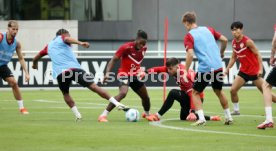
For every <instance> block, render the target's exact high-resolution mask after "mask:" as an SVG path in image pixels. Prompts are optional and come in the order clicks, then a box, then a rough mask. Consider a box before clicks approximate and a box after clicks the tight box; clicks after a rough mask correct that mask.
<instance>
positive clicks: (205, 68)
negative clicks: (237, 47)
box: [182, 12, 233, 126]
mask: <svg viewBox="0 0 276 151" xmlns="http://www.w3.org/2000/svg"><path fill="white" fill-rule="evenodd" d="M182 23H183V24H184V26H185V28H186V29H187V31H188V33H187V34H186V35H185V37H184V44H185V48H186V51H187V52H186V73H188V71H189V68H190V66H191V63H192V61H193V55H194V54H195V55H196V57H197V59H198V63H199V67H198V69H197V74H196V78H195V82H194V85H193V92H192V97H193V100H194V105H195V108H196V110H197V113H198V116H199V120H198V121H197V122H196V123H194V124H193V125H196V126H198V125H205V123H206V119H205V118H204V113H203V108H202V102H201V100H200V93H201V92H203V90H204V89H205V88H206V86H207V85H208V84H209V83H210V82H211V84H212V88H213V90H214V92H215V94H216V95H217V97H218V98H219V100H220V103H221V106H222V108H223V109H224V113H225V124H226V125H229V124H231V123H232V122H233V119H232V117H231V113H230V110H229V107H228V101H227V98H226V96H225V94H224V93H223V91H222V85H223V71H222V61H221V60H222V58H223V56H224V51H225V49H226V45H227V38H226V37H225V36H223V35H221V34H220V33H218V32H217V31H215V30H214V29H213V28H211V27H206V26H197V24H196V15H195V13H194V12H186V13H185V14H184V15H183V18H182ZM216 40H219V41H221V48H220V49H219V48H218V46H217V44H216Z"/></svg>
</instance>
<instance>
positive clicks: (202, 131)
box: [149, 118, 276, 138]
mask: <svg viewBox="0 0 276 151" xmlns="http://www.w3.org/2000/svg"><path fill="white" fill-rule="evenodd" d="M172 120H178V119H176V118H173V119H165V120H161V121H160V122H149V124H150V125H153V126H157V127H161V128H167V129H174V130H180V131H191V132H201V133H212V134H224V135H238V136H251V137H265V138H276V136H269V135H258V134H246V133H237V132H223V131H214V130H200V129H193V128H184V127H177V126H168V125H164V124H163V123H164V122H166V121H172Z"/></svg>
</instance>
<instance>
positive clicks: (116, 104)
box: [109, 97, 120, 106]
mask: <svg viewBox="0 0 276 151" xmlns="http://www.w3.org/2000/svg"><path fill="white" fill-rule="evenodd" d="M109 102H111V103H113V104H114V105H115V106H118V105H119V104H120V103H119V102H118V101H117V100H116V99H115V98H114V97H111V98H110V99H109Z"/></svg>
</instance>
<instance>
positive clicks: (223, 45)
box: [218, 35, 228, 58]
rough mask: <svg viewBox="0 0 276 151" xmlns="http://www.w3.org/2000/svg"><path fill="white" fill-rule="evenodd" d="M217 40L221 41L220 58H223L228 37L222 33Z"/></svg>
mask: <svg viewBox="0 0 276 151" xmlns="http://www.w3.org/2000/svg"><path fill="white" fill-rule="evenodd" d="M218 40H219V41H220V42H221V44H220V56H221V58H224V52H225V50H226V47H227V42H228V39H227V38H226V37H225V36H224V35H221V36H220V37H219V39H218Z"/></svg>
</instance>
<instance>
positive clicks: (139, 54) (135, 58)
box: [98, 30, 150, 122]
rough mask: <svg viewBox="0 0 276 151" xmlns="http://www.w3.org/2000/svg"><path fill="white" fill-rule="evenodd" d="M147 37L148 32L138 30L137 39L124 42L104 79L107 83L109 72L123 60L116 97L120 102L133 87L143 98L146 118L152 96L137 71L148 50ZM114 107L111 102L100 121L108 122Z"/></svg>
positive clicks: (111, 61)
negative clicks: (138, 77) (150, 96)
mask: <svg viewBox="0 0 276 151" xmlns="http://www.w3.org/2000/svg"><path fill="white" fill-rule="evenodd" d="M147 39H148V36H147V33H146V32H145V31H142V30H138V32H137V37H136V39H135V41H132V42H127V43H125V44H123V45H122V46H121V47H120V48H119V49H118V50H117V52H116V53H115V55H114V56H113V58H112V59H111V60H110V61H109V62H108V65H107V68H106V72H105V77H104V80H103V83H105V82H106V81H107V79H109V76H110V75H109V74H110V72H111V70H112V68H113V66H114V64H115V63H116V62H117V61H119V60H121V65H120V68H119V70H118V76H117V77H118V80H119V82H120V86H119V94H118V95H117V96H115V99H116V100H118V101H119V102H120V101H121V100H122V99H123V98H125V96H126V95H127V92H128V88H129V87H131V89H132V90H133V91H134V92H135V93H136V94H137V95H138V96H139V97H140V98H141V99H142V105H143V108H144V111H145V112H144V113H143V117H144V118H145V117H146V116H148V115H149V110H150V98H149V95H148V92H147V88H146V86H145V84H144V83H143V82H141V81H139V79H137V71H139V70H140V65H141V63H142V61H143V59H144V55H145V53H146V50H147V46H146V43H147ZM113 108H114V105H113V104H111V103H109V104H108V106H107V107H106V109H105V110H104V111H103V112H102V114H101V115H100V116H99V118H98V121H99V122H108V120H107V115H108V114H109V112H111V111H112V109H113Z"/></svg>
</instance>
